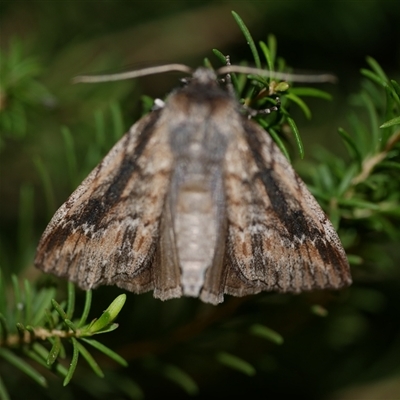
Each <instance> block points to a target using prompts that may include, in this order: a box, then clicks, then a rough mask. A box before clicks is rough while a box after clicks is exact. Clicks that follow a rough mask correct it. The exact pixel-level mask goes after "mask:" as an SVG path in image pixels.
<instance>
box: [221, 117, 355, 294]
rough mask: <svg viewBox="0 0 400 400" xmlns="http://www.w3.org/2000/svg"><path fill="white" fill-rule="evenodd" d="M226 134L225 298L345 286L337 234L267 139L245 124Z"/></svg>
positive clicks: (346, 267) (345, 265)
mask: <svg viewBox="0 0 400 400" xmlns="http://www.w3.org/2000/svg"><path fill="white" fill-rule="evenodd" d="M234 134H235V137H236V138H235V145H234V146H233V145H232V146H231V147H230V148H229V149H228V151H227V158H226V164H225V171H226V172H225V173H226V178H225V182H226V193H227V202H226V204H227V210H228V243H227V257H226V259H227V266H228V269H227V275H226V286H225V293H229V294H232V295H236V296H243V295H246V294H252V293H258V292H260V291H263V290H274V291H280V292H300V291H303V290H312V289H324V288H340V287H342V286H346V285H349V284H350V283H351V276H350V270H349V264H348V261H347V258H346V254H345V252H344V250H343V247H342V245H341V243H340V240H339V237H338V235H337V233H336V232H335V230H334V228H333V226H332V224H331V222H330V221H329V219H328V218H327V216H326V215H325V213H324V212H323V211H322V209H321V207H320V206H319V205H318V203H317V201H316V200H315V199H314V197H313V196H312V195H311V193H310V192H309V191H308V189H307V187H306V185H305V184H304V183H303V182H302V180H301V179H300V178H299V176H298V175H297V174H296V172H295V171H294V170H293V168H292V166H291V165H290V163H289V162H288V161H287V159H286V158H285V157H284V155H283V154H282V153H281V151H280V150H279V149H278V147H277V146H276V145H275V143H273V141H272V139H271V138H270V137H269V135H268V134H267V133H266V132H265V131H264V130H262V129H261V128H260V127H259V126H257V125H256V124H255V123H254V122H252V121H243V126H242V128H241V129H237V130H235V131H234Z"/></svg>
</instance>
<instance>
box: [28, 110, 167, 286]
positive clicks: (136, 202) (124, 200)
mask: <svg viewBox="0 0 400 400" xmlns="http://www.w3.org/2000/svg"><path fill="white" fill-rule="evenodd" d="M160 115H161V116H160ZM162 118H164V116H163V114H162V113H161V112H154V113H152V114H150V115H147V116H146V117H143V118H142V119H141V120H139V121H138V122H137V123H136V124H135V125H133V127H132V128H131V129H130V131H129V132H128V133H127V134H126V135H125V136H123V137H122V138H121V139H120V141H119V142H118V143H117V144H116V145H115V146H114V147H113V148H112V149H111V150H110V152H109V153H108V154H107V155H106V157H105V158H104V159H103V160H102V161H101V162H100V164H99V165H98V166H97V167H96V168H95V169H94V170H93V171H92V172H91V173H90V174H89V176H88V177H87V178H86V179H85V180H84V181H83V182H82V183H81V184H80V186H79V187H78V188H77V189H76V190H75V192H74V193H73V194H72V195H71V196H70V197H69V199H68V200H67V201H66V202H65V203H64V204H63V205H62V206H61V207H60V208H59V210H58V211H57V212H56V213H55V215H54V217H53V218H52V220H51V221H50V223H49V225H48V227H47V228H46V230H45V232H44V233H43V236H42V238H41V240H40V242H39V246H38V249H37V254H36V258H35V265H36V266H37V267H39V268H40V269H42V270H44V271H46V272H51V273H53V274H55V275H58V276H62V277H67V278H68V279H69V280H71V281H73V282H76V283H77V284H78V285H79V286H80V287H82V288H84V289H89V288H94V287H97V286H99V285H104V284H108V285H110V284H114V285H118V286H120V287H124V288H126V289H128V290H131V291H134V292H137V293H140V292H144V291H147V290H151V289H152V288H153V287H154V274H155V272H154V269H153V268H152V266H153V263H154V259H155V258H156V253H157V246H158V240H159V234H160V232H159V225H160V219H161V214H162V211H163V208H164V197H165V194H166V192H167V190H168V185H169V175H170V171H171V169H172V164H173V159H172V154H171V153H170V151H169V147H168V146H167V145H166V144H167V140H168V138H167V137H166V135H165V132H164V131H162V130H161V129H160V125H161V122H160V120H162Z"/></svg>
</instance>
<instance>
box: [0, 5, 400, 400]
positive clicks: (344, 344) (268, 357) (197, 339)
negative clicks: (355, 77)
mask: <svg viewBox="0 0 400 400" xmlns="http://www.w3.org/2000/svg"><path fill="white" fill-rule="evenodd" d="M234 18H235V20H236V21H237V22H238V24H239V26H240V28H241V30H242V32H243V34H244V36H245V40H246V41H247V42H248V43H249V46H250V49H251V53H252V55H253V59H254V63H255V64H256V65H257V66H261V64H262V63H264V62H265V64H266V66H267V67H268V69H269V70H270V71H287V70H288V68H287V66H286V63H285V61H284V60H283V59H281V58H279V57H278V56H277V43H276V39H275V37H274V36H273V35H270V36H268V38H267V41H266V42H262V41H261V42H259V43H258V47H257V45H256V44H255V43H254V41H253V39H252V36H251V34H250V33H249V31H248V29H247V28H246V26H245V24H244V23H243V21H242V20H241V18H240V17H239V16H238V15H237V14H236V13H234ZM15 43H17V44H13V45H12V46H10V50H9V52H8V53H7V54H6V53H3V54H5V56H4V57H1V58H2V62H4V63H5V64H4V65H6V66H7V67H3V65H2V71H6V73H5V74H3V73H2V85H3V82H5V84H4V86H2V87H1V93H0V94H1V97H0V100H2V101H3V99H7V101H6V102H5V103H4V102H2V103H1V105H2V106H3V105H4V104H5V105H6V108H5V109H4V110H5V113H3V114H2V116H1V120H0V127H1V131H2V138H3V142H2V145H3V147H4V146H7V143H8V142H7V141H8V140H9V139H10V138H13V139H15V138H18V139H19V140H20V142H21V143H23V140H25V139H26V137H27V136H26V133H27V130H26V120H27V118H28V117H27V115H28V114H29V113H30V110H32V109H34V108H35V107H37V105H38V104H41V102H42V100H43V98H46V96H48V93H49V92H50V90H48V89H45V88H44V86H43V84H41V83H40V82H41V80H40V79H39V78H40V77H41V75H40V74H41V71H43V70H44V66H43V65H40V63H39V62H38V60H37V59H36V58H35V59H33V58H30V57H28V56H26V53H24V49H23V48H22V46H21V45H20V44H18V42H15ZM13 46H15V48H14V47H13ZM3 54H2V55H3ZM214 54H215V55H216V56H217V58H218V59H219V60H220V62H221V63H222V64H224V63H225V57H224V55H223V54H222V53H221V52H220V51H218V50H215V51H214ZM6 59H7V60H6ZM367 63H368V65H369V68H368V69H363V70H362V75H363V77H364V78H363V80H362V82H361V90H360V92H359V93H358V94H356V95H353V96H352V97H351V99H350V105H348V106H347V107H346V108H347V109H348V113H349V117H348V121H349V124H348V127H345V128H340V129H339V136H338V139H339V138H340V137H341V138H342V141H343V143H344V145H345V146H346V149H347V153H348V154H347V155H346V156H345V157H343V156H338V155H336V154H335V153H333V152H331V151H328V150H327V149H326V148H321V149H319V150H318V152H316V154H315V157H314V158H315V159H316V161H315V162H312V163H310V164H305V163H304V164H302V165H306V167H305V168H304V170H303V171H302V176H304V177H305V178H306V179H307V180H308V181H309V182H311V184H310V185H309V187H310V189H311V190H312V192H313V194H314V195H315V196H316V197H317V199H318V201H319V202H320V203H321V204H322V206H323V207H324V209H325V210H326V212H327V213H328V214H329V217H330V218H331V220H332V221H333V223H334V224H335V226H336V227H337V228H338V230H339V234H340V236H341V239H342V241H343V243H344V246H345V248H346V250H347V252H348V256H349V260H350V262H351V265H352V266H353V276H354V280H355V284H354V285H353V287H351V288H349V289H348V290H344V291H342V292H340V293H336V294H332V293H325V292H324V293H316V294H304V295H301V296H298V297H295V296H293V297H292V296H287V295H274V294H262V295H259V296H251V297H246V298H240V299H236V298H228V299H226V301H225V303H224V304H222V305H220V306H218V307H211V306H206V305H203V304H199V302H198V301H197V300H193V299H180V300H172V301H169V302H167V303H161V302H159V301H158V300H154V299H153V298H152V297H151V296H150V295H149V296H147V295H141V296H131V295H129V294H128V299H129V302H130V307H129V310H126V309H127V307H126V308H124V309H123V311H121V307H122V305H123V303H124V301H125V295H120V296H118V297H116V296H115V295H114V293H113V292H112V289H111V288H107V289H105V290H104V291H102V290H103V289H100V290H99V291H97V292H96V293H95V294H94V296H95V301H93V302H92V298H91V296H92V294H91V292H87V293H86V294H85V296H84V299H83V300H82V298H81V295H82V293H80V292H77V293H75V291H74V289H73V286H72V285H71V284H69V285H68V294H67V296H65V295H64V294H63V291H62V289H57V290H56V289H55V288H54V287H39V286H38V285H37V284H32V283H29V282H28V281H27V280H24V279H23V278H22V277H18V278H16V277H13V278H12V279H11V280H10V281H8V280H6V279H4V276H3V278H2V279H1V280H0V334H1V335H0V364H1V365H0V376H1V377H0V398H2V399H3V398H4V399H6V400H7V399H8V398H10V397H11V396H10V394H9V393H8V391H7V390H8V389H7V387H8V386H10V385H11V384H12V385H13V386H12V387H13V388H14V390H16V389H19V390H21V391H22V390H23V388H22V387H18V383H17V384H15V381H14V379H12V378H13V377H12V376H11V375H12V371H18V372H20V373H21V374H24V377H25V376H27V377H29V378H30V379H29V381H32V382H35V383H34V385H35V386H30V388H34V389H35V390H36V387H37V388H38V390H40V389H41V387H44V386H46V385H48V387H49V388H48V389H46V391H42V392H39V393H40V394H41V395H42V396H43V397H45V396H48V397H49V398H54V397H57V394H56V393H57V389H56V387H57V386H56V385H57V384H54V381H52V379H53V377H52V375H51V374H47V371H51V372H53V373H54V374H55V375H57V376H59V377H61V378H62V381H56V382H59V383H60V384H61V382H63V383H64V385H66V384H68V387H65V388H62V390H63V392H62V393H67V395H69V396H70V398H77V397H76V396H75V394H76V393H78V394H82V392H83V393H84V396H85V397H89V398H104V396H108V398H111V397H117V396H121V393H123V395H124V396H126V397H127V398H133V399H141V398H144V397H146V396H149V398H152V397H154V398H156V397H157V395H158V396H159V394H160V393H161V392H163V394H164V388H167V389H166V393H168V390H172V391H174V390H180V391H182V392H183V393H184V394H185V395H196V394H199V395H201V394H202V393H205V396H206V397H207V394H210V393H212V394H214V393H215V391H216V390H217V389H218V390H221V391H223V390H229V388H231V389H230V390H231V391H230V392H229V394H230V395H233V394H236V390H237V388H238V387H239V386H238V385H242V383H243V382H244V381H242V379H243V377H244V378H245V379H248V380H249V382H250V386H249V387H248V390H249V391H250V392H249V393H251V387H255V388H259V387H265V385H268V389H270V388H272V387H274V385H275V383H276V382H279V381H282V379H283V378H282V376H283V375H282V374H284V375H285V377H286V378H285V379H286V381H290V382H294V386H295V387H299V386H300V385H299V383H298V381H297V380H298V376H297V374H298V373H297V372H296V370H295V369H294V366H296V364H299V365H300V366H299V370H300V371H301V375H302V377H303V378H304V380H305V382H306V386H310V382H311V386H312V385H314V383H315V376H316V374H318V376H319V379H318V381H319V383H318V385H319V386H318V388H316V387H314V386H315V385H314V386H313V390H315V391H318V390H321V392H322V393H326V392H323V389H322V388H325V389H324V390H325V391H329V390H332V388H333V389H335V390H336V389H337V388H340V387H343V386H346V385H349V384H353V383H354V379H355V378H354V377H355V376H366V377H367V378H368V377H370V378H374V379H376V378H379V377H380V376H385V374H389V373H393V371H396V368H398V360H397V357H395V356H393V357H392V358H391V355H396V354H398V351H399V346H398V344H397V342H396V341H395V340H393V341H390V340H387V336H385V335H386V334H387V332H386V331H387V330H386V331H385V329H384V328H385V326H384V323H385V322H386V323H387V321H386V320H385V319H384V315H389V317H390V324H392V325H395V324H396V321H395V319H394V318H393V316H394V315H398V311H399V310H398V306H397V304H398V302H397V303H396V301H393V300H396V299H398V289H399V286H398V285H397V283H396V282H397V281H398V278H399V268H398V266H399V262H400V261H399V257H398V253H397V251H398V242H399V237H400V229H399V226H400V221H399V219H400V218H399V217H400V206H399V204H400V202H399V196H400V187H399V185H400V183H399V179H398V174H399V165H400V154H399V153H400V148H399V136H400V134H399V123H400V117H399V114H400V103H399V97H400V90H399V85H398V83H397V82H396V81H394V80H390V79H389V78H388V77H387V76H386V74H385V72H384V71H383V70H382V69H381V67H380V66H379V64H378V63H377V62H376V61H375V60H373V59H372V58H368V59H367ZM21 65H22V66H21ZM3 68H5V69H3ZM14 70H15V71H16V72H18V71H19V72H18V75H17V78H18V79H15V77H13V76H14V75H13V74H15V73H16V72H13V71H14ZM271 76H272V75H271ZM271 76H268V75H267V76H266V77H260V76H252V75H250V76H246V75H238V74H232V81H233V85H234V87H235V90H236V92H237V94H238V97H239V98H240V99H241V102H242V103H243V104H244V105H245V106H246V107H249V108H254V109H263V108H267V107H270V106H272V105H274V104H275V101H276V100H275V98H276V97H277V96H279V97H280V99H281V109H280V112H278V113H272V114H270V115H257V117H256V119H257V121H258V122H259V123H260V125H261V126H263V127H264V128H265V129H266V130H267V131H268V132H269V134H271V136H272V137H273V138H274V140H275V141H276V142H277V143H278V145H279V147H280V148H281V149H282V151H283V152H284V153H285V154H286V156H287V157H288V158H289V154H290V153H291V151H290V150H291V148H290V145H288V143H289V141H288V140H287V137H288V133H291V134H292V135H293V136H294V141H295V143H296V146H297V149H298V153H299V154H300V157H303V154H304V151H305V150H304V145H303V143H302V140H301V137H300V133H299V128H298V124H296V123H295V121H294V119H293V117H292V116H291V113H292V111H293V109H300V111H301V112H302V113H303V114H304V116H305V117H306V118H307V119H309V118H311V107H310V105H309V104H308V101H307V102H306V101H305V98H310V97H313V98H316V99H321V100H323V101H324V102H325V100H331V96H330V95H329V94H328V93H326V92H324V91H322V90H320V89H315V88H311V87H303V86H297V85H296V84H294V83H292V82H285V81H276V80H274V79H271ZM64 84H65V83H64ZM88 86H89V85H88ZM101 90H102V89H97V88H90V89H89V88H87V89H82V91H83V92H82V93H83V95H82V96H83V97H84V101H83V102H82V103H81V104H83V106H82V109H83V111H82V113H83V117H82V118H83V119H84V120H85V122H84V123H81V124H75V123H73V122H70V121H73V120H74V118H75V115H77V114H78V110H74V112H71V115H72V116H73V118H70V119H68V121H67V122H66V121H64V120H62V122H59V121H57V122H58V124H57V129H56V130H55V131H54V132H53V136H52V137H48V136H47V137H46V138H45V143H46V144H47V142H48V141H52V140H54V136H57V135H58V136H59V137H60V138H61V140H60V143H62V151H61V152H55V156H54V157H53V158H52V157H51V154H50V155H49V154H48V153H51V151H52V150H51V151H49V152H48V153H46V150H47V148H46V146H43V149H40V150H41V151H36V152H35V153H34V166H35V168H32V170H33V171H34V172H35V173H36V179H37V181H38V182H40V184H39V183H38V182H34V183H35V184H31V183H30V182H28V183H25V184H23V185H22V187H21V191H20V211H19V226H18V234H17V235H16V237H18V239H17V241H18V246H17V247H18V251H17V252H18V254H19V256H18V257H19V258H20V261H19V264H21V265H23V266H27V265H29V264H30V261H29V260H31V259H32V254H33V250H32V249H33V242H34V241H35V240H34V235H36V236H38V235H39V234H40V232H41V230H42V228H43V226H41V227H40V228H36V230H35V227H34V223H36V224H37V225H38V224H39V223H38V221H36V219H34V218H33V215H34V213H35V212H36V211H37V209H39V211H40V212H41V214H42V215H41V216H39V217H38V218H37V220H39V219H40V218H41V219H42V220H43V221H41V223H42V225H43V224H44V221H45V220H48V219H49V218H50V217H51V215H52V214H53V212H54V210H55V209H56V205H57V204H58V203H59V202H60V201H63V200H65V198H66V196H67V194H68V193H70V192H71V191H72V190H73V189H74V188H75V187H76V186H77V184H79V183H80V182H81V180H82V179H83V178H84V177H85V176H86V175H87V173H88V172H89V171H90V169H91V168H93V167H94V166H95V165H96V164H97V163H98V162H99V161H100V159H101V157H102V156H103V155H104V154H105V153H106V151H108V150H109V148H110V147H111V146H112V144H113V143H114V142H115V141H116V140H117V139H118V138H119V137H120V135H121V134H122V132H123V126H124V123H123V120H124V115H125V114H124V113H126V111H124V109H123V107H121V106H119V104H118V103H117V101H115V100H109V98H108V97H107V98H106V101H105V102H104V104H101V106H99V107H98V108H97V111H95V112H94V114H90V113H89V116H88V113H87V109H86V108H85V107H86V103H85V101H86V99H87V98H88V97H89V95H90V96H93V97H96V98H102V96H103V93H102V92H101ZM84 91H86V92H84ZM90 91H92V92H90ZM88 93H89V94H88ZM123 100H124V101H125V102H126V99H123ZM145 102H146V108H147V109H149V108H150V107H151V101H149V98H148V97H146V98H145ZM128 107H132V104H130V103H129V104H128ZM2 110H3V109H2ZM79 111H80V110H79ZM64 112H67V111H64ZM91 115H93V117H91ZM3 116H4V117H3ZM21 116H22V117H21ZM129 118H130V120H131V118H132V117H131V115H130V114H129ZM88 120H89V121H90V123H93V126H94V127H88V126H87V124H88V122H87V121H88ZM24 121H25V122H24ZM80 132H83V133H82V134H80ZM38 140H39V138H38ZM38 143H39V142H38ZM38 147H40V145H38ZM306 152H310V148H309V147H308V146H306ZM60 166H61V167H60ZM39 187H40V189H38V188H39ZM60 188H61V189H60ZM38 199H41V200H40V201H38ZM34 201H36V203H34ZM38 202H39V203H40V207H38V204H37V203H38ZM43 215H44V216H43ZM36 239H37V238H36ZM0 250H1V251H2V254H3V255H6V254H7V250H8V248H7V246H5V245H4V244H3V245H2V248H1V249H0ZM396 253H397V255H396ZM2 259H3V260H7V261H8V260H12V258H11V257H5V256H4V257H2ZM3 265H5V266H3ZM3 265H2V269H4V275H6V273H7V271H11V270H13V269H14V264H13V263H12V262H11V261H10V262H9V263H4V264H3ZM8 265H9V266H8ZM19 281H20V282H23V285H22V288H21V287H20V285H21V284H20V283H19ZM10 282H11V283H10ZM103 294H104V296H105V297H107V300H108V296H112V298H114V297H116V299H115V300H110V301H109V302H110V303H111V305H110V306H109V307H108V308H107V309H106V310H105V311H102V308H101V307H102V305H101V304H100V303H101V301H100V296H102V295H103ZM75 295H76V299H75ZM396 296H397V297H396ZM65 297H67V300H61V301H58V300H55V299H64V298H65ZM11 299H13V300H11ZM396 307H397V308H396ZM75 308H76V310H77V315H78V316H74V314H75V312H74V309H75ZM79 310H82V311H79ZM90 310H92V311H90ZM120 311H121V313H120ZM89 313H91V314H94V315H100V313H101V316H100V317H99V318H98V319H95V320H93V321H92V322H90V323H87V318H88V316H89ZM119 313H120V314H121V315H120V321H121V326H120V328H119V329H118V330H115V328H116V324H115V323H114V322H113V321H114V319H115V317H116V316H117V314H119ZM128 313H129V314H128ZM375 321H378V323H377V324H376V325H374V322H375ZM381 321H383V322H382V323H381ZM382 326H383V327H382ZM108 332H109V333H110V334H109V335H107V336H105V337H104V340H108V341H107V342H106V343H107V346H106V345H104V344H103V343H101V342H99V341H97V340H95V339H93V337H94V335H98V334H103V333H108ZM370 338H373V339H370ZM371 343H372V344H373V345H371ZM109 347H111V348H112V349H113V350H111V348H109ZM91 348H94V349H95V350H96V352H95V353H94V354H95V355H94V356H92V355H91V353H89V351H88V349H91ZM371 348H374V351H375V349H376V348H379V350H381V354H382V356H378V355H377V352H378V350H376V352H374V353H371V354H370V353H368V351H366V350H370V349H371ZM98 352H100V353H103V354H104V355H106V356H107V357H108V358H111V359H113V360H114V361H116V362H117V363H119V364H120V365H126V362H125V361H124V359H122V358H121V356H119V354H123V356H124V358H126V359H127V360H128V361H130V365H129V367H128V368H126V372H125V371H121V370H112V368H108V367H109V366H108V363H107V361H106V360H107V357H106V360H104V357H102V355H101V354H97V353H98ZM344 355H345V356H344ZM82 358H84V359H85V360H86V362H84V363H81V362H80V361H79V360H80V359H82ZM304 360H306V361H307V362H304ZM82 364H83V365H82ZM86 364H87V365H88V366H89V369H90V373H87V372H86V369H85V368H86ZM327 364H329V366H328V365H327ZM370 365H374V368H369V366H370ZM320 366H322V367H321V368H320ZM103 370H104V371H105V373H103ZM10 371H11V372H10ZM43 371H44V372H43ZM282 371H283V372H282ZM321 371H322V372H325V373H321V374H320V372H321ZM327 371H328V372H329V373H328V372H327ZM93 372H94V374H93ZM103 376H104V378H102V379H101V380H98V379H97V377H103ZM216 377H218V380H216ZM367 378H365V379H367ZM307 379H308V380H307ZM236 380H237V382H238V383H237V384H235V383H236ZM136 381H137V382H139V383H136ZM154 382H157V388H155V385H154ZM210 382H211V383H210ZM213 382H216V383H214V384H213ZM226 382H228V383H229V385H228V386H227V385H226ZM265 382H266V383H265ZM307 382H308V383H307ZM171 383H172V385H173V389H170V386H171ZM262 385H264V386H262ZM296 385H297V386H296ZM220 386H221V389H219V387H220ZM326 388H328V389H326ZM257 390H258V389H257ZM271 390H272V389H271ZM148 393H150V394H149V395H148ZM227 393H228V392H227ZM311 393H312V394H313V395H314V398H316V395H315V393H314V392H311ZM225 394H226V393H225V392H224V393H223V395H225ZM251 394H254V392H253V393H251ZM67 395H66V396H67ZM152 395H153V396H152ZM24 396H25V397H26V394H24ZM77 396H78V395H77ZM271 396H272V397H274V393H273V394H272V395H271ZM208 397H209V398H210V396H208ZM221 397H222V396H221ZM275 397H276V396H275ZM309 397H312V396H309Z"/></svg>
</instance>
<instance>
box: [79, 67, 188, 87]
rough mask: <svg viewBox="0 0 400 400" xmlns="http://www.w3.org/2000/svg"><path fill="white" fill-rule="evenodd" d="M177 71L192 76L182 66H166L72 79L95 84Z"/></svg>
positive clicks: (186, 68)
mask: <svg viewBox="0 0 400 400" xmlns="http://www.w3.org/2000/svg"><path fill="white" fill-rule="evenodd" d="M170 71H177V72H184V73H186V74H192V73H193V69H192V68H190V67H188V66H187V65H184V64H166V65H158V66H155V67H148V68H142V69H139V70H136V71H128V72H120V73H118V74H107V75H79V76H76V77H74V78H73V79H72V82H73V83H97V82H111V81H122V80H125V79H133V78H139V77H141V76H147V75H155V74H162V73H164V72H170Z"/></svg>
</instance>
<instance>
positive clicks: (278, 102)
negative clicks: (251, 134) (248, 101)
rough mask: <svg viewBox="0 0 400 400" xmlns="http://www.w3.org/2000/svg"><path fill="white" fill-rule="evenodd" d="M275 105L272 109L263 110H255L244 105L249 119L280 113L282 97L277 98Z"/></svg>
mask: <svg viewBox="0 0 400 400" xmlns="http://www.w3.org/2000/svg"><path fill="white" fill-rule="evenodd" d="M274 100H275V103H276V104H275V105H274V106H271V107H267V108H264V109H262V110H255V109H254V108H251V107H248V106H246V105H243V108H244V110H245V111H246V113H247V117H248V119H251V118H254V117H256V116H257V115H268V114H271V113H273V112H276V111H279V109H280V107H281V99H280V97H275V99H274Z"/></svg>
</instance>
